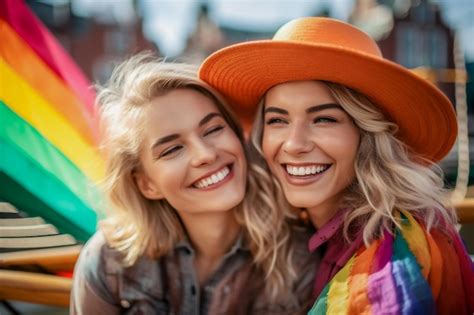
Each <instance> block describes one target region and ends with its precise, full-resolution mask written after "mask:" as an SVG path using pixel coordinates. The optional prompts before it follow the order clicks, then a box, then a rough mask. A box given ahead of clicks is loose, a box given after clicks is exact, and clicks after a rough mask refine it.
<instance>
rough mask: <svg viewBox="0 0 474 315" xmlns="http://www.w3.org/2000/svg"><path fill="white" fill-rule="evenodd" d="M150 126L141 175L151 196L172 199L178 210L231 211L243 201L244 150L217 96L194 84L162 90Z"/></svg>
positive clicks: (139, 182) (149, 115) (141, 185)
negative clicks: (228, 122) (213, 97)
mask: <svg viewBox="0 0 474 315" xmlns="http://www.w3.org/2000/svg"><path fill="white" fill-rule="evenodd" d="M144 131H145V140H144V145H143V148H142V152H141V154H140V162H141V164H142V170H140V171H139V172H138V173H137V174H136V176H135V178H136V181H137V185H138V187H139V189H140V191H141V192H142V194H143V195H144V196H145V197H146V198H148V199H166V200H167V201H168V202H169V203H170V204H171V205H172V206H173V207H174V208H175V209H176V210H177V211H178V213H179V212H189V213H200V212H215V211H226V210H230V209H232V208H234V207H235V206H237V205H238V204H239V203H240V202H241V201H242V199H243V197H244V193H245V185H246V172H247V170H246V160H245V155H244V151H243V148H242V145H241V142H240V141H239V139H238V138H237V136H236V134H235V133H234V131H233V130H232V129H231V128H230V127H229V125H228V124H227V123H226V121H225V119H224V118H223V116H222V114H221V113H220V112H219V110H218V108H217V107H216V105H215V104H214V103H213V101H212V100H211V99H209V98H208V97H206V96H204V95H203V94H201V93H200V92H198V91H196V90H192V89H176V90H172V91H170V92H168V93H166V94H164V95H163V96H159V97H157V98H155V99H154V100H153V102H152V104H150V108H149V110H148V112H147V115H146V121H145V125H144Z"/></svg>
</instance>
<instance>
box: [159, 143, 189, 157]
mask: <svg viewBox="0 0 474 315" xmlns="http://www.w3.org/2000/svg"><path fill="white" fill-rule="evenodd" d="M182 148H183V146H181V145H175V146H174V147H171V148H169V149H167V150H165V151H163V152H162V153H161V154H160V155H159V156H158V158H162V157H166V156H169V155H171V154H173V153H176V152H178V151H179V150H181V149H182Z"/></svg>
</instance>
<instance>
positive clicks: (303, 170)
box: [286, 164, 329, 176]
mask: <svg viewBox="0 0 474 315" xmlns="http://www.w3.org/2000/svg"><path fill="white" fill-rule="evenodd" d="M328 168H329V165H317V166H316V165H313V166H300V167H297V166H291V165H288V164H287V165H286V171H287V172H288V174H290V175H293V176H306V175H315V174H319V173H322V172H324V171H325V170H327V169H328Z"/></svg>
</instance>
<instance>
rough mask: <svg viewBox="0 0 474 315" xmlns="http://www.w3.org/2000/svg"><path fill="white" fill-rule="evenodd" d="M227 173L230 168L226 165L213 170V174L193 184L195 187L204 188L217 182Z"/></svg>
mask: <svg viewBox="0 0 474 315" xmlns="http://www.w3.org/2000/svg"><path fill="white" fill-rule="evenodd" d="M229 173H230V169H229V167H228V166H226V167H224V168H223V169H221V170H219V171H217V172H215V173H214V174H212V175H210V176H208V177H206V178H203V179H201V180H200V181H198V182H197V183H195V184H194V185H193V186H194V187H196V188H206V187H208V186H210V185H215V184H217V183H218V182H220V181H222V180H223V179H224V178H226V177H227V175H229Z"/></svg>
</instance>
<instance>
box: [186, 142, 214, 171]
mask: <svg viewBox="0 0 474 315" xmlns="http://www.w3.org/2000/svg"><path fill="white" fill-rule="evenodd" d="M216 159H217V151H216V148H215V147H214V146H213V145H212V144H211V143H208V142H206V141H204V140H203V139H196V140H195V141H193V145H192V158H191V165H192V166H193V167H199V166H203V165H209V164H212V163H214V162H215V161H216Z"/></svg>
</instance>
